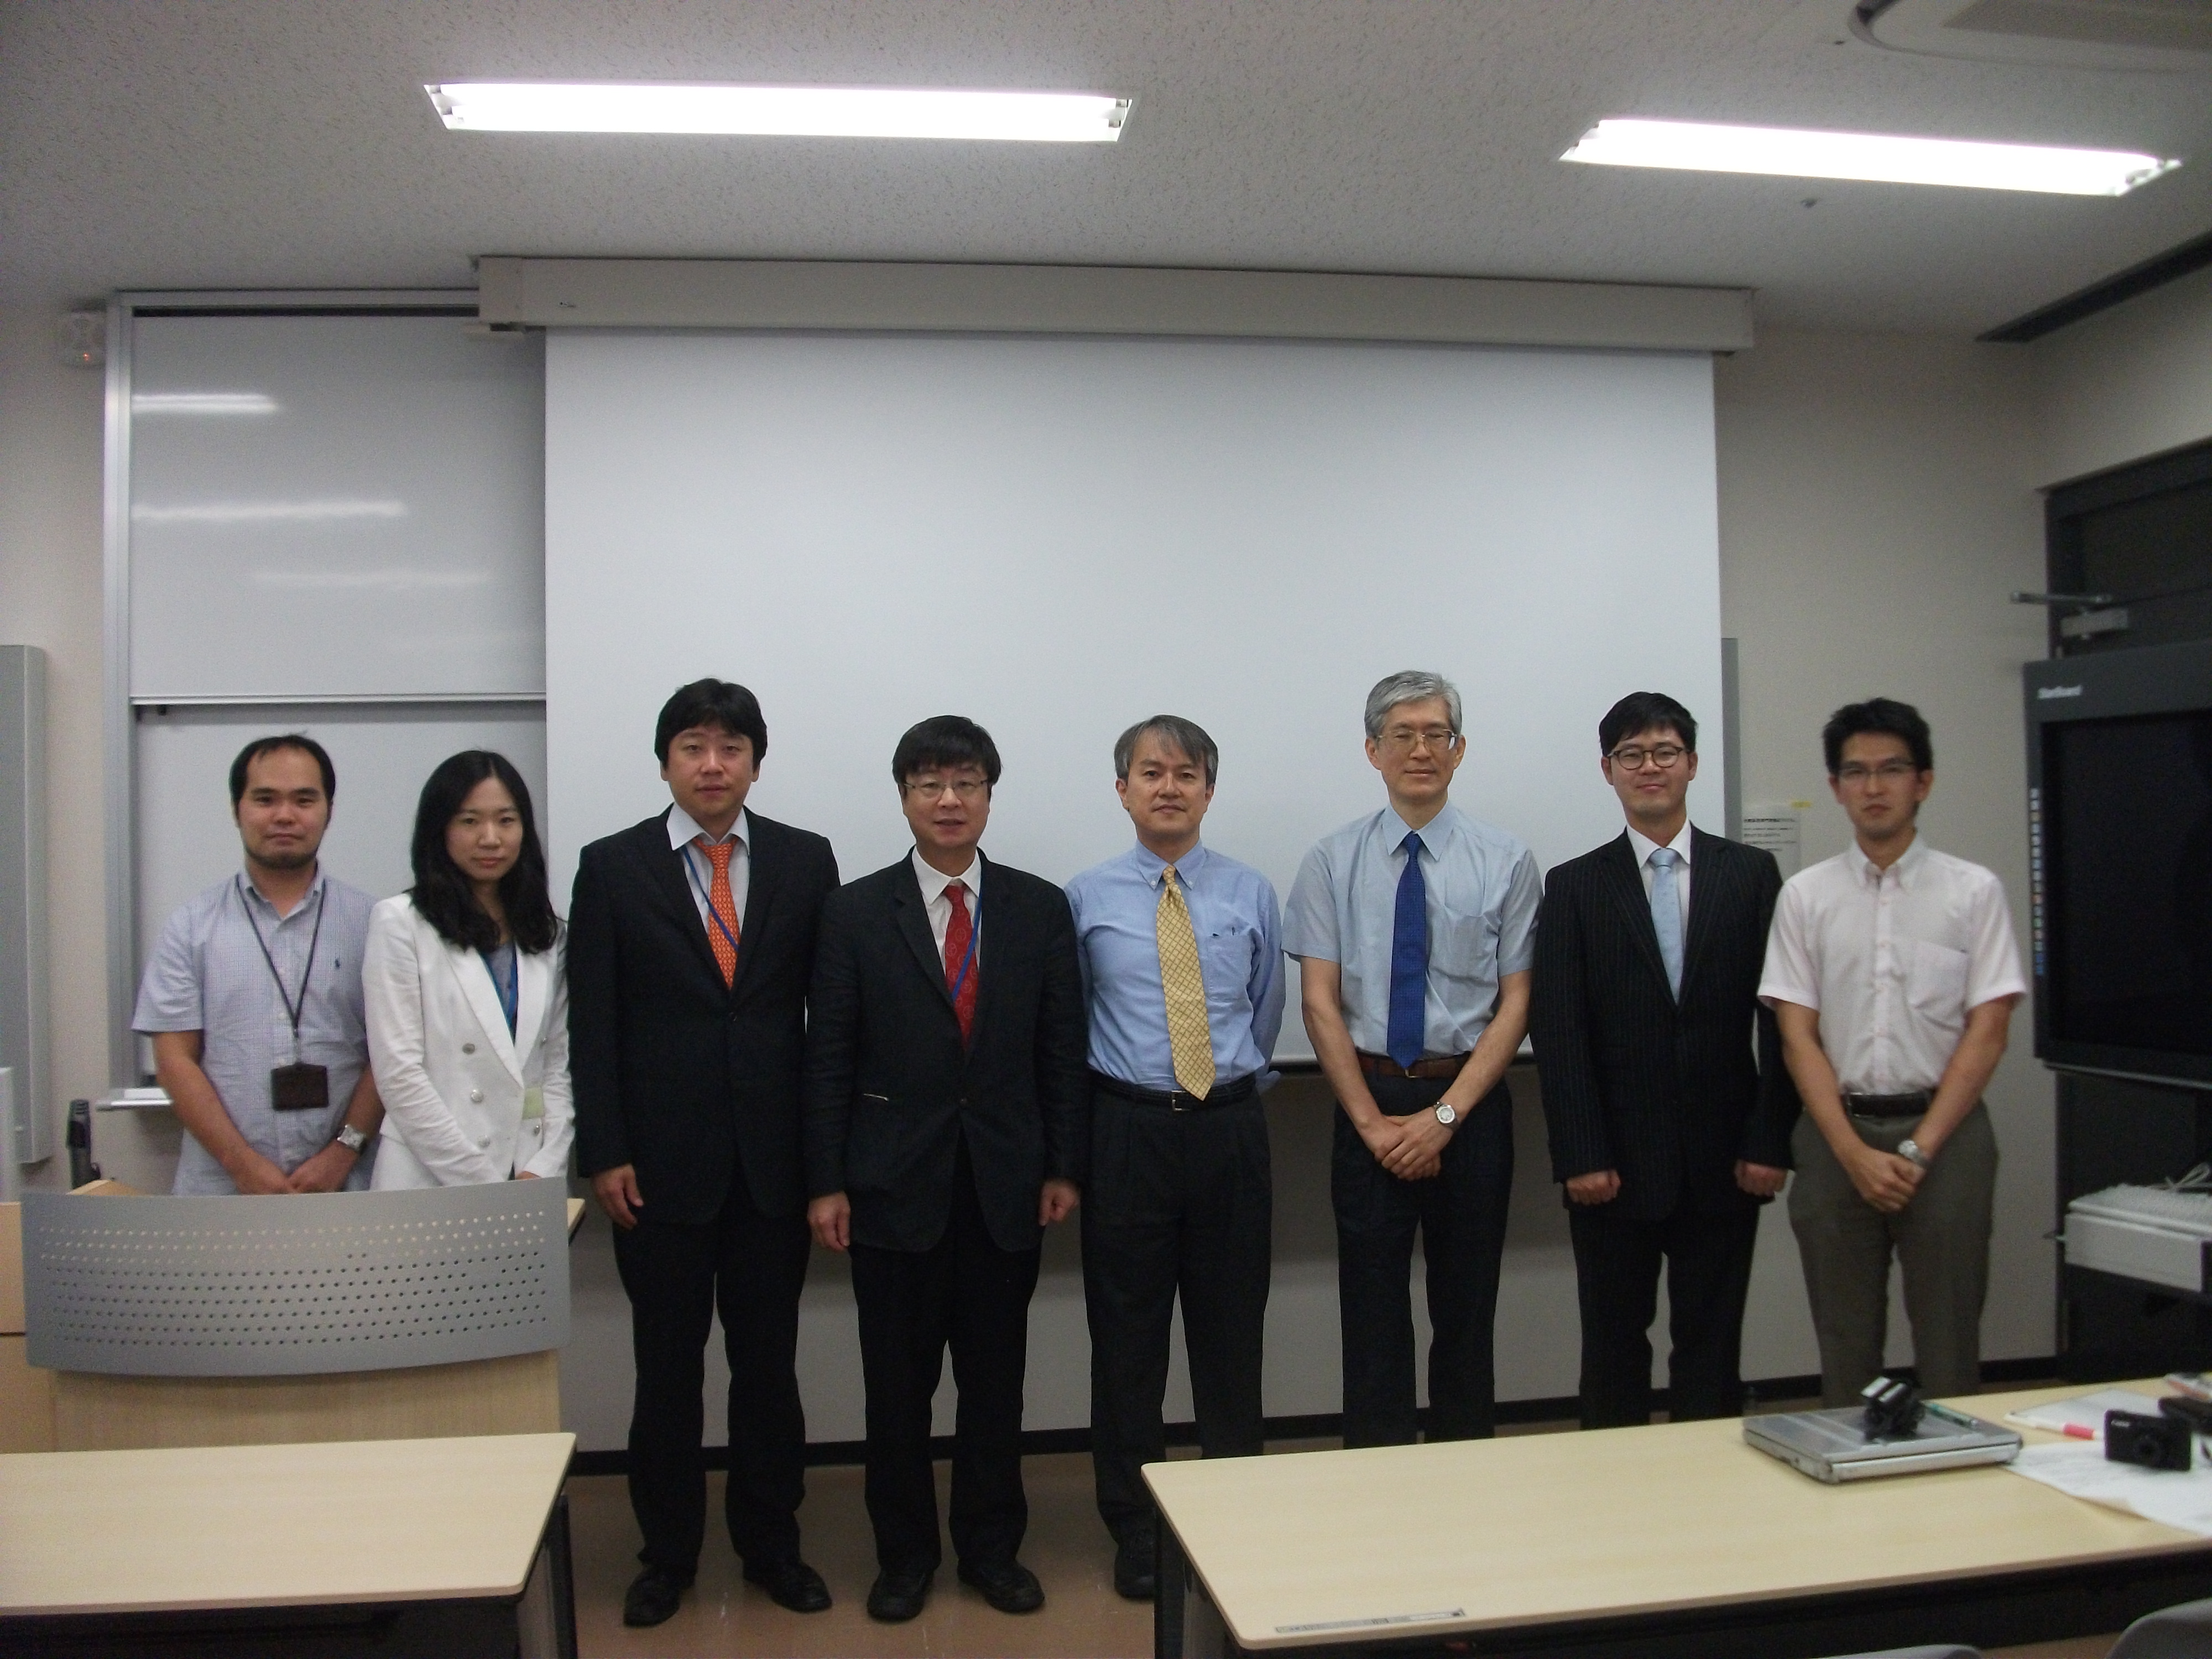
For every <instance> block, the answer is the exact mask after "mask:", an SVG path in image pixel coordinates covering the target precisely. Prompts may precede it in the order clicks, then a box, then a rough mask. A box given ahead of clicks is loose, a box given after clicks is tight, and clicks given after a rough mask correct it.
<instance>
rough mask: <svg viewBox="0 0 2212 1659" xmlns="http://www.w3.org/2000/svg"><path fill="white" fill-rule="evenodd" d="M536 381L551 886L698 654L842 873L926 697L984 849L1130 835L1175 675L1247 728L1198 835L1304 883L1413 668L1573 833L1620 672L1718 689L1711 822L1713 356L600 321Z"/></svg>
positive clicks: (1016, 859) (900, 830)
mask: <svg viewBox="0 0 2212 1659" xmlns="http://www.w3.org/2000/svg"><path fill="white" fill-rule="evenodd" d="M546 400H547V401H546V457H547V481H548V482H547V496H546V526H545V527H546V620H547V630H546V692H547V708H548V715H549V720H550V744H549V747H548V751H547V763H548V767H549V771H550V785H551V790H552V805H553V809H554V815H555V817H556V822H557V823H558V824H559V825H560V830H561V833H560V835H559V836H558V837H557V838H556V842H555V844H554V848H553V855H554V858H555V860H556V883H562V884H565V883H566V881H567V880H568V876H569V872H572V871H573V869H574V850H575V848H577V847H578V846H579V845H580V843H581V842H585V841H588V840H590V839H592V837H594V836H602V835H605V834H608V833H611V831H613V830H615V829H619V828H621V827H622V826H623V825H625V824H628V823H633V822H635V820H637V819H638V818H640V817H643V816H645V815H646V814H647V812H650V811H654V810H657V809H658V808H659V806H661V805H665V801H666V798H667V797H666V791H665V787H664V786H663V785H662V784H661V783H660V782H659V776H658V769H657V764H656V762H655V760H654V757H653V752H652V734H653V718H654V714H655V713H656V711H657V710H658V709H659V706H660V704H661V702H663V701H664V700H665V698H666V697H667V696H668V694H669V693H670V692H671V690H673V689H674V688H675V687H676V686H677V685H678V684H680V683H682V682H684V681H686V680H689V679H691V678H696V677H697V676H700V675H703V674H714V675H719V676H721V677H723V678H729V679H735V680H738V681H742V682H743V683H744V684H747V685H749V686H750V687H751V688H752V689H753V690H755V691H756V692H757V694H758V695H759V696H760V698H761V701H762V703H763V707H764V709H765V711H766V714H767V720H768V729H769V751H768V755H767V757H766V762H765V764H764V767H763V774H762V778H761V781H760V782H759V784H758V785H757V787H756V788H755V791H754V793H753V797H752V800H753V804H754V805H757V807H758V809H759V810H760V811H763V813H766V814H767V815H769V816H770V817H778V818H782V819H785V820H787V821H788V822H791V823H798V824H801V825H805V826H806V827H808V828H811V829H818V830H821V831H823V832H824V833H825V834H827V835H828V836H829V837H830V840H831V842H833V844H834V845H835V847H836V852H837V856H838V861H839V865H840V868H841V870H842V872H843V873H844V874H845V875H846V876H847V877H848V878H851V877H853V876H856V875H859V874H861V873H863V872H866V871H868V870H871V869H873V868H875V867H878V866H881V865H884V864H886V863H888V862H890V860H893V859H895V858H896V857H898V856H900V855H901V854H902V853H903V851H904V850H905V849H906V848H908V846H910V845H911V842H910V839H909V837H908V832H907V829H906V825H905V823H904V820H903V819H902V817H901V816H900V813H899V811H898V801H897V795H896V789H895V787H894V786H893V782H892V780H891V777H890V754H891V749H892V745H893V744H894V743H895V742H896V739H897V737H898V735H899V733H900V732H902V731H903V730H904V729H905V728H906V727H907V726H909V725H910V724H912V723H913V722H914V721H915V720H920V719H921V718H923V717H925V716H927V715H930V714H941V713H945V712H948V711H957V712H959V713H963V714H969V715H971V716H973V717H974V718H975V719H977V720H981V722H982V723H983V725H984V726H987V728H989V730H990V731H991V732H992V734H993V736H994V738H995V739H996V741H997V743H998V745H999V747H1000V750H1001V752H1002V754H1003V756H1004V757H1005V762H1006V775H1005V778H1004V780H1003V781H1002V783H1001V784H1000V788H999V790H998V792H997V795H996V799H995V802H994V808H993V814H992V819H991V825H990V830H989V833H988V835H987V836H986V838H985V842H984V845H985V848H986V850H987V851H988V852H989V853H990V854H992V855H993V856H994V857H996V858H999V859H1001V860H1005V861H1006V862H1007V863H1010V864H1013V865H1017V866H1022V867H1024V868H1026V869H1029V870H1031V871H1034V872H1036V873H1038V874H1040V875H1042V876H1045V877H1047V878H1050V879H1052V880H1054V881H1064V880H1066V878H1069V877H1070V876H1073V874H1075V873H1076V872H1078V871H1080V870H1082V869H1084V868H1085V867H1086V866H1089V865H1091V864H1092V863H1095V862H1097V861H1098V860H1102V859H1105V858H1108V857H1110V856H1112V855H1113V854H1116V853H1118V852H1120V851H1121V850H1122V849H1123V848H1126V847H1127V846H1128V845H1129V843H1130V840H1131V836H1130V829H1129V824H1128V819H1127V816H1126V815H1125V814H1124V813H1123V812H1122V811H1121V808H1120V806H1119V805H1118V804H1117V802H1116V799H1115V794H1114V790H1113V769H1112V760H1111V755H1112V746H1113V742H1114V738H1115V735H1116V734H1117V733H1118V732H1121V729H1122V728H1123V727H1125V726H1127V725H1129V724H1131V723H1132V722H1133V721H1135V720H1139V719H1140V718H1142V717H1144V716H1146V715H1148V714H1155V713H1159V712H1171V713H1176V714H1185V715H1188V716H1189V717H1191V718H1192V719H1194V720H1197V721H1198V722H1199V723H1200V725H1201V726H1205V727H1206V729H1207V731H1208V732H1210V733H1211V734H1212V736H1213V737H1214V738H1215V739H1216V740H1217V741H1218V744H1220V747H1221V750H1222V766H1221V780H1220V787H1219V790H1218V794H1217V795H1216V797H1215V800H1214V804H1213V807H1212V812H1211V814H1210V816H1209V817H1207V819H1206V831H1205V833H1206V842H1207V843H1208V844H1209V845H1210V846H1212V847H1213V848H1217V849H1218V850H1219V851H1222V852H1225V853H1227V854H1231V856H1234V857H1237V858H1239V859H1242V860H1245V861H1246V862H1248V863H1250V864H1253V865H1255V866H1258V867H1259V868H1260V869H1261V870H1262V871H1263V872H1266V873H1267V875H1268V877H1269V878H1272V879H1273V882H1274V883H1275V885H1276V887H1277V890H1279V892H1281V893H1284V894H1287V893H1288V891H1289V889H1290V884H1291V878H1293V876H1294V875H1295V874H1296V872H1297V867H1298V864H1299V861H1300V860H1301V859H1302V858H1303V857H1304V854H1305V852H1306V850H1307V848H1309V847H1310V846H1311V845H1312V843H1313V842H1314V841H1315V840H1316V838H1317V837H1318V836H1321V835H1322V834H1323V833H1325V832H1326V831H1328V830H1329V829H1332V828H1334V827H1335V826H1336V825H1338V824H1340V823H1345V822H1346V821H1348V820H1350V819H1352V818H1353V817H1357V816H1359V815H1361V814H1363V813H1365V812H1370V811H1374V810H1376V808H1377V807H1379V806H1381V805H1383V791H1382V788H1381V785H1380V782H1379V780H1378V779H1377V777H1376V774H1375V772H1374V770H1373V769H1371V767H1370V765H1369V763H1368V762H1367V760H1366V757H1365V756H1364V752H1363V750H1362V735H1363V734H1362V730H1361V725H1360V719H1361V708H1362V705H1363V702H1364V698H1365V696H1366V693H1367V690H1368V688H1369V687H1370V685H1372V684H1374V683H1375V682H1376V680H1378V679H1380V678H1382V677H1383V675H1385V674H1387V673H1389V672H1391V671H1395V670H1397V669H1401V668H1408V667H1426V668H1434V669H1440V670H1442V671H1443V672H1445V673H1446V674H1447V675H1449V676H1450V677H1451V678H1453V679H1455V681H1456V682H1457V684H1459V686H1460V688H1461V690H1462V692H1463V693H1464V695H1465V697H1466V701H1467V722H1468V733H1469V739H1470V741H1469V753H1468V759H1467V762H1466V763H1465V764H1464V766H1463V767H1462V769H1461V772H1460V774H1459V778H1458V781H1457V783H1456V784H1455V788H1454V792H1453V799H1454V800H1455V802H1456V803H1457V804H1459V805H1461V806H1462V807H1464V808H1465V809H1466V810H1467V811H1470V812H1473V813H1474V814H1475V815H1477V816H1478V817H1483V818H1486V819H1488V820H1490V821H1492V822H1494V823H1498V824H1499V825H1501V826H1503V827H1504V828H1505V829H1509V830H1510V831H1512V832H1513V833H1515V834H1516V835H1518V836H1521V837H1522V839H1524V840H1525V841H1527V842H1528V843H1529V844H1530V845H1531V846H1532V847H1533V848H1534V850H1535V852H1536V854H1537V857H1538V859H1539V860H1541V862H1542V863H1543V864H1544V865H1546V866H1547V867H1548V866H1550V865H1553V864H1555V863H1558V862H1559V861H1560V860H1564V859H1565V858H1568V857H1570V856H1572V855H1574V854H1578V853H1580V852H1583V851H1584V850H1585V849H1587V848H1590V847H1592V846H1595V844H1597V843H1598V842H1601V841H1604V840H1607V839H1609V838H1610V837H1612V836H1615V835H1617V834H1619V833H1620V806H1619V804H1618V802H1617V800H1616V799H1615V798H1614V796H1613V793H1612V791H1611V790H1610V789H1609V788H1608V787H1607V786H1606V785H1605V783H1604V782H1603V781H1602V779H1601V777H1600V775H1599V771H1598V764H1597V738H1596V726H1597V720H1598V718H1599V716H1600V715H1601V714H1602V713H1603V712H1604V710H1605V709H1606V708H1607V707H1608V706H1609V705H1610V704H1611V703H1612V702H1613V701H1614V700H1615V699H1617V698H1619V697H1620V696H1622V695H1623V694H1625V693H1626V692H1629V691H1633V690H1665V691H1668V692H1671V693H1672V694H1674V696H1678V697H1680V698H1681V699H1682V700H1683V701H1684V702H1686V703H1687V704H1688V706H1689V707H1690V708H1692V711H1694V712H1695V713H1697V714H1699V716H1700V717H1701V718H1702V719H1704V720H1706V721H1708V722H1709V723H1710V726H1711V730H1712V732H1713V733H1714V741H1713V742H1712V743H1711V744H1709V745H1708V748H1709V750H1711V752H1709V753H1708V754H1707V755H1706V756H1705V768H1704V770H1703V772H1702V774H1701V775H1700V777H1699V781H1698V783H1697V784H1696V785H1695V786H1693V788H1692V794H1691V798H1690V799H1691V810H1692V813H1693V815H1695V816H1697V817H1699V820H1700V821H1701V822H1704V823H1710V824H1712V825H1714V826H1715V827H1716V828H1717V827H1718V826H1719V825H1720V823H1721V821H1722V817H1723V809H1722V803H1723V799H1724V779H1723V766H1722V760H1723V757H1722V755H1721V753H1720V744H1719V742H1718V732H1719V719H1720V710H1721V693H1720V688H1721V659H1720V591H1719V554H1718V539H1717V522H1716V507H1715V496H1714V489H1715V484H1714V461H1713V416H1712V378H1711V364H1710V362H1709V360H1708V359H1706V358H1705V357H1704V356H1668V355H1662V354H1653V353H1632V352H1604V351H1563V350H1543V351H1534V350H1508V349H1486V348H1465V347H1408V346H1394V345H1358V344H1314V343H1282V342H1263V341H1237V342H1225V341H1209V340H1174V341H1167V340H1111V341H1106V340H1090V339H1071V338H1034V337H1030V338H1003V337H875V336H854V335H812V336H792V335H786V336H764V335H745V334H705V333H684V334H675V333H653V332H635V333H632V332H625V333H592V332H576V333H562V334H558V335H556V336H555V337H553V338H552V340H551V342H550V346H549V349H548V358H547V364H546ZM1296 1007H1297V991H1296V987H1295V983H1294V984H1293V986H1292V987H1291V1009H1292V1010H1293V1012H1292V1013H1291V1017H1290V1018H1288V1019H1286V1020H1285V1029H1284V1033H1283V1038H1282V1042H1281V1043H1280V1045H1279V1048H1278V1057H1279V1058H1285V1059H1295V1058H1304V1057H1306V1056H1308V1055H1309V1054H1310V1048H1309V1046H1308V1044H1307V1042H1306V1038H1305V1035H1304V1030H1303V1028H1302V1026H1301V1024H1300V1022H1299V1020H1298V1019H1297V1015H1296V1012H1295V1010H1296Z"/></svg>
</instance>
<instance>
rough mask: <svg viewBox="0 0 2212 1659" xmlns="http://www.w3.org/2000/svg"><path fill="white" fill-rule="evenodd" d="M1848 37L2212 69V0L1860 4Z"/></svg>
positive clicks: (1987, 55)
mask: <svg viewBox="0 0 2212 1659" xmlns="http://www.w3.org/2000/svg"><path fill="white" fill-rule="evenodd" d="M1851 33H1854V34H1856V35H1857V36H1858V37H1859V39H1861V40H1864V41H1867V42H1869V44H1871V45H1873V46H1881V47H1884V48H1886V49H1887V50H1889V51H1891V52H1916V53H1920V54H1922V55H1924V56H1928V57H1935V58H1972V59H1977V60H1978V61H1981V62H1984V63H1999V64H2051V65H2052V66H2054V67H2059V68H2067V69H2101V70H2142V71H2149V72H2152V73H2164V74H2177V73H2179V74H2186V73H2190V72H2191V71H2194V72H2196V73H2198V74H2203V73H2207V72H2212V0H1858V3H1857V6H1855V7H1854V8H1853V9H1852V13H1851Z"/></svg>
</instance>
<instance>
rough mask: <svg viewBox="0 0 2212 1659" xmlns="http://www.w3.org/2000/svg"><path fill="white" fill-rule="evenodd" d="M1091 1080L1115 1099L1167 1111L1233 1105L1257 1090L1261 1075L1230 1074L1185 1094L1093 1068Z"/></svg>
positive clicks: (1197, 1110) (1203, 1109) (1199, 1109)
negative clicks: (1197, 1092)
mask: <svg viewBox="0 0 2212 1659" xmlns="http://www.w3.org/2000/svg"><path fill="white" fill-rule="evenodd" d="M1091 1083H1092V1084H1093V1085H1095V1086H1096V1087H1097V1088H1098V1089H1099V1090H1100V1091H1102V1092H1103V1093H1106V1094H1109V1095H1112V1096H1114V1097H1115V1098H1116V1099H1119V1100H1128V1101H1134V1102H1135V1103H1137V1104H1138V1105H1139V1106H1164V1107H1166V1108H1167V1109H1168V1110H1170V1112H1206V1111H1211V1110H1212V1109H1213V1108H1215V1107H1216V1106H1234V1105H1236V1104H1237V1103H1238V1102H1239V1101H1243V1100H1249V1099H1251V1098H1252V1097H1253V1096H1254V1095H1255V1094H1257V1093H1259V1092H1260V1077H1259V1073H1256V1072H1253V1073H1246V1074H1245V1075H1244V1076H1243V1077H1240V1078H1232V1079H1230V1081H1228V1082H1226V1083H1217V1084H1215V1085H1213V1087H1212V1089H1211V1090H1210V1091H1207V1092H1206V1093H1205V1094H1203V1095H1187V1094H1185V1093H1183V1092H1182V1091H1181V1090H1179V1089H1174V1090H1166V1091H1163V1090H1159V1089H1140V1088H1139V1087H1138V1086H1137V1085H1135V1084H1133V1083H1124V1082H1122V1081H1121V1079H1120V1078H1118V1077H1108V1076H1107V1075H1106V1073H1103V1072H1093V1073H1091Z"/></svg>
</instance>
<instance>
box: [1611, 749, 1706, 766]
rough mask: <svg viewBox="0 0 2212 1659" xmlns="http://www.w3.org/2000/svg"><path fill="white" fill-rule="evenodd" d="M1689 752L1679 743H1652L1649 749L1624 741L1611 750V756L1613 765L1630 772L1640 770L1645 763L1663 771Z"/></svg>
mask: <svg viewBox="0 0 2212 1659" xmlns="http://www.w3.org/2000/svg"><path fill="white" fill-rule="evenodd" d="M1689 752H1690V751H1689V750H1686V749H1685V748H1683V747H1682V745H1681V744H1679V743H1661V744H1653V745H1652V746H1651V747H1650V748H1649V749H1646V748H1644V746H1643V745H1642V744H1634V743H1624V744H1621V745H1620V748H1618V749H1616V750H1613V755H1612V757H1611V758H1612V761H1613V764H1614V765H1615V766H1620V767H1626V769H1628V770H1629V771H1632V772H1641V771H1642V770H1643V769H1644V766H1645V764H1646V763H1650V765H1653V766H1656V767H1657V768H1658V769H1660V770H1661V771H1662V772H1663V771H1665V770H1666V769H1668V767H1670V766H1672V765H1674V763H1676V762H1677V761H1679V760H1680V759H1681V758H1682V757H1683V756H1685V755H1686V754H1688V753H1689Z"/></svg>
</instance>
